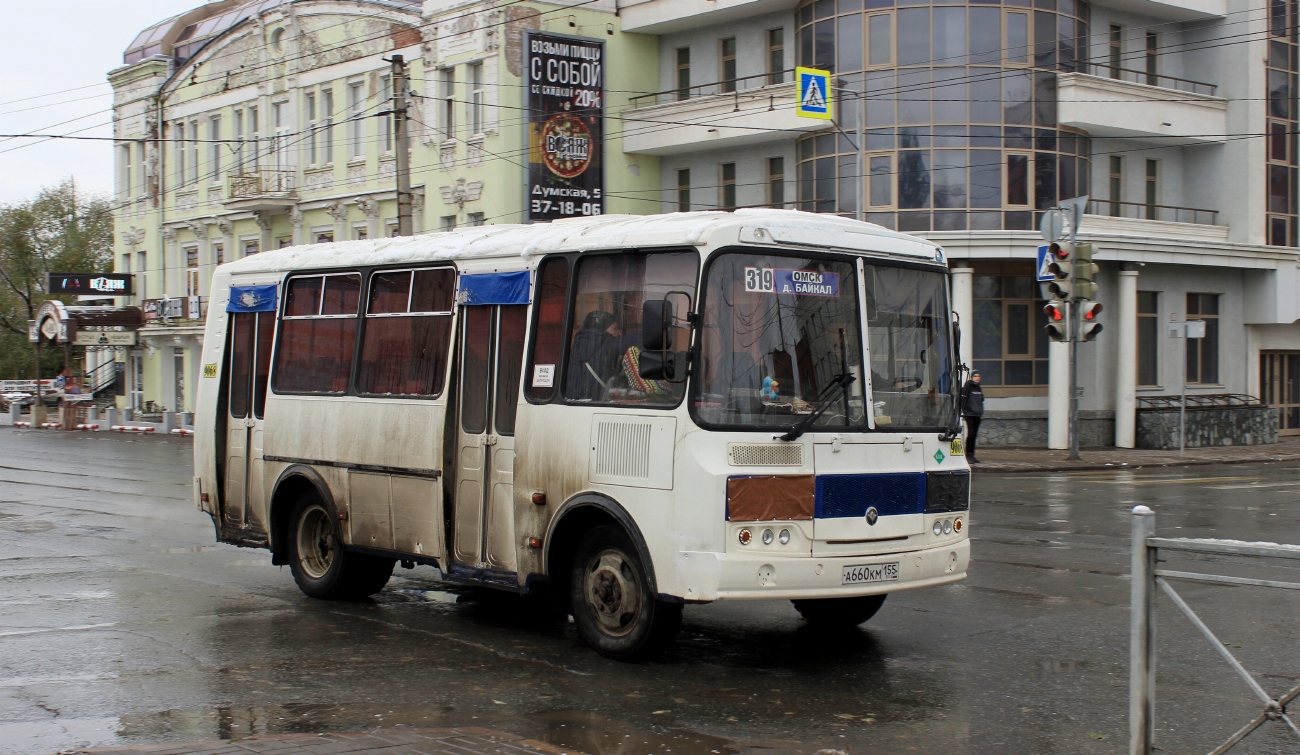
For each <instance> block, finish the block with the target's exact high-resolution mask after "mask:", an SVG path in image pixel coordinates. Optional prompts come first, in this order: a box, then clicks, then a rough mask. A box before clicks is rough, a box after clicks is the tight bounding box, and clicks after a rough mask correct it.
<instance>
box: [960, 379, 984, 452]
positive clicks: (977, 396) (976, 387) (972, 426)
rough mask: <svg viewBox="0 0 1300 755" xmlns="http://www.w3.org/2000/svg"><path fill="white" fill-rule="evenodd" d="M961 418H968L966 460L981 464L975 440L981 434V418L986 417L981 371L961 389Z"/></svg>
mask: <svg viewBox="0 0 1300 755" xmlns="http://www.w3.org/2000/svg"><path fill="white" fill-rule="evenodd" d="M961 416H962V417H965V418H966V460H967V461H968V462H970V463H971V464H979V463H980V460H979V459H977V458H975V438H976V436H978V435H979V434H980V418H981V417H983V416H984V389H983V388H980V373H979V370H973V371H972V372H971V374H970V380H967V381H966V385H963V386H962V388H961Z"/></svg>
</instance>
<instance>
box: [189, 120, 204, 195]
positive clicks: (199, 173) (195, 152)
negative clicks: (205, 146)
mask: <svg viewBox="0 0 1300 755" xmlns="http://www.w3.org/2000/svg"><path fill="white" fill-rule="evenodd" d="M190 165H191V166H192V167H193V168H194V175H193V176H192V177H191V178H190V180H191V181H193V182H194V183H198V182H199V181H200V180H202V178H203V169H202V168H200V167H199V121H198V119H197V118H196V119H194V120H192V121H190Z"/></svg>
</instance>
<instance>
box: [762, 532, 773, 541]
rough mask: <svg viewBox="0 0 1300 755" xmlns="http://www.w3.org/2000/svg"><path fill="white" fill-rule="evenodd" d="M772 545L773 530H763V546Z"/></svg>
mask: <svg viewBox="0 0 1300 755" xmlns="http://www.w3.org/2000/svg"><path fill="white" fill-rule="evenodd" d="M771 544H772V530H763V545H771Z"/></svg>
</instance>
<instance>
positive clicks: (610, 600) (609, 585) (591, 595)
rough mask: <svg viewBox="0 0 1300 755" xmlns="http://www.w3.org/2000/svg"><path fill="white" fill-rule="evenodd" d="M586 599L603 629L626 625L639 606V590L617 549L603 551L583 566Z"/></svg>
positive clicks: (619, 630)
mask: <svg viewBox="0 0 1300 755" xmlns="http://www.w3.org/2000/svg"><path fill="white" fill-rule="evenodd" d="M586 592H587V596H588V602H589V603H590V605H591V607H592V609H594V611H595V614H596V619H597V621H599V622H600V624H601V627H602V628H603V629H605V630H606V631H612V632H615V633H622V632H624V631H627V630H628V629H630V627H631V624H632V622H633V620H634V619H635V618H636V614H637V611H638V610H639V609H640V603H641V590H640V588H639V586H638V584H637V579H636V572H635V571H634V570H633V569H632V567H631V565H630V564H628V563H627V561H626V560H625V559H624V558H623V556H622V554H621V553H618V552H617V551H604V552H602V553H600V554H598V555H597V556H596V558H594V559H592V563H591V568H590V569H588V570H587V591H586Z"/></svg>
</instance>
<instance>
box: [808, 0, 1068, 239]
mask: <svg viewBox="0 0 1300 755" xmlns="http://www.w3.org/2000/svg"><path fill="white" fill-rule="evenodd" d="M796 23H797V28H798V34H797V39H796V44H797V55H798V61H799V64H800V65H804V66H812V67H815V68H823V69H828V70H830V71H832V73H833V80H834V86H835V87H837V91H836V94H837V101H838V106H837V113H836V123H837V124H838V125H839V126H840V129H842V131H843V133H841V132H840V131H836V130H832V131H830V132H826V131H822V132H818V133H816V134H810V135H808V136H805V137H802V138H801V139H800V140H799V143H798V148H797V157H798V174H797V176H798V201H799V208H800V209H804V210H809V211H816V212H835V213H839V214H843V215H850V216H855V215H856V214H857V212H858V202H859V199H860V201H861V202H862V204H863V208H862V211H863V217H864V219H865V220H867V221H870V222H873V223H879V224H880V225H883V226H886V227H888V228H894V229H897V230H900V231H912V232H917V231H920V232H924V231H961V230H999V229H1009V230H1028V229H1032V228H1034V227H1035V226H1036V221H1037V213H1038V212H1039V211H1041V210H1044V209H1047V208H1050V207H1055V206H1056V205H1057V203H1058V202H1059V201H1060V200H1062V199H1069V198H1072V197H1076V196H1079V195H1082V194H1086V193H1088V173H1089V170H1088V164H1089V144H1088V139H1087V137H1086V135H1084V134H1082V133H1079V132H1076V131H1073V130H1071V129H1067V128H1062V127H1060V126H1059V125H1058V124H1057V100H1056V84H1057V80H1056V77H1057V73H1058V72H1063V71H1074V70H1076V69H1080V70H1081V69H1082V67H1083V63H1084V61H1085V60H1086V57H1087V52H1086V45H1087V35H1088V5H1087V3H1085V2H1082V0H1001V2H999V1H998V0H970V1H969V2H952V1H951V0H811V1H810V2H805V3H803V4H802V5H800V6H799V7H798V9H797V11H796ZM859 117H864V118H865V120H864V122H863V124H862V127H863V130H864V139H863V142H864V143H863V145H861V146H862V150H863V156H862V163H863V164H862V168H861V173H862V174H863V175H862V177H861V180H862V185H861V187H860V188H859V187H858V186H857V185H855V181H858V180H859V167H858V159H859V152H858V149H857V148H856V147H855V145H854V144H853V141H852V137H853V135H854V134H855V132H856V129H857V127H858V119H859ZM846 135H847V136H846Z"/></svg>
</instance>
